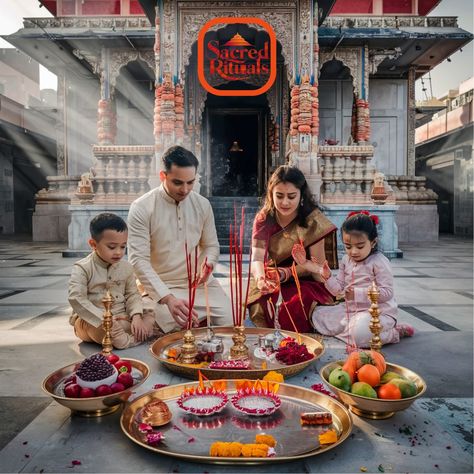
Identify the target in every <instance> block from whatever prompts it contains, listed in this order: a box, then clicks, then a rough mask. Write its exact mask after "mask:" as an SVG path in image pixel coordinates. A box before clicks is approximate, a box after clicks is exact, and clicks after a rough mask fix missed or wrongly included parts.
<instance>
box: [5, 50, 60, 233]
mask: <svg viewBox="0 0 474 474" xmlns="http://www.w3.org/2000/svg"><path fill="white" fill-rule="evenodd" d="M44 95H45V96H46V95H47V93H46V94H44ZM54 96H55V94H54ZM53 106H54V99H52V98H48V97H42V96H41V93H40V90H39V64H38V63H37V62H36V61H35V60H33V59H32V58H31V57H28V56H27V55H25V54H24V53H22V52H20V51H17V50H15V49H0V195H1V202H0V234H13V233H17V234H30V235H31V233H32V214H33V210H34V207H35V194H36V193H37V192H38V191H39V190H40V189H41V188H43V187H44V186H47V180H46V176H48V175H51V174H54V173H55V172H56V143H55V121H56V117H55V112H54V110H53Z"/></svg>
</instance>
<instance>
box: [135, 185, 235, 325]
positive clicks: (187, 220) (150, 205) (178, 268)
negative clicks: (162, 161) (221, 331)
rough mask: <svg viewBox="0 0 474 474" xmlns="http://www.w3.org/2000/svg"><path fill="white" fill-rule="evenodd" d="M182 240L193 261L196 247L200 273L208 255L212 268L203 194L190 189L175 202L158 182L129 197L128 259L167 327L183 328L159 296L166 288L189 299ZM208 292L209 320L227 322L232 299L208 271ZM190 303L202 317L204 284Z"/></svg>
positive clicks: (215, 246) (214, 254) (211, 229)
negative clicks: (157, 184) (186, 194)
mask: <svg viewBox="0 0 474 474" xmlns="http://www.w3.org/2000/svg"><path fill="white" fill-rule="evenodd" d="M185 243H187V247H188V252H190V253H191V255H192V259H193V261H194V249H195V248H196V247H198V252H199V264H198V273H199V270H200V268H201V263H202V262H203V261H204V259H205V258H206V257H207V261H208V263H211V264H213V265H214V268H216V265H217V262H218V259H219V242H218V240H217V233H216V228H215V225H214V215H213V213H212V208H211V205H210V203H209V201H208V200H207V199H206V198H204V197H203V196H201V195H199V194H197V193H195V192H193V191H192V192H191V193H190V194H189V195H188V196H187V197H186V199H184V200H183V201H181V202H179V203H176V202H175V200H174V199H173V198H171V197H170V196H169V195H168V194H167V193H166V191H165V190H164V188H163V185H161V186H160V187H158V188H156V189H153V190H151V191H149V192H148V193H146V194H144V195H143V196H141V197H140V198H138V199H137V200H136V201H134V202H133V203H132V205H131V206H130V211H129V214H128V253H129V261H130V263H131V264H132V265H133V267H134V269H135V273H136V275H137V277H138V279H139V280H140V282H141V283H142V284H143V286H144V287H145V289H146V291H147V293H148V295H149V297H150V298H151V300H152V301H153V303H154V308H153V309H154V310H155V314H156V321H157V323H158V325H159V326H160V327H161V329H162V330H163V331H165V332H170V331H173V330H178V329H182V328H181V327H180V326H179V325H178V324H177V323H176V321H175V320H174V318H173V317H172V316H171V313H170V312H169V310H168V307H167V306H166V305H163V304H158V301H160V300H161V299H162V298H164V297H165V296H167V295H169V294H173V295H174V296H175V297H176V298H180V299H184V300H186V301H188V277H187V270H186V252H185ZM193 270H194V269H193ZM208 292H209V305H210V312H211V318H212V319H211V321H212V324H214V325H218V326H223V325H227V324H231V316H230V301H229V299H228V298H227V296H226V294H225V293H224V291H223V290H222V288H221V286H220V285H219V283H218V282H217V281H216V280H215V279H214V278H213V277H212V276H211V277H210V278H209V280H208ZM194 309H195V310H196V312H197V313H198V316H199V319H200V320H203V319H204V318H205V317H206V302H205V294H204V286H203V285H201V286H200V287H198V288H197V291H196V297H195V303H194Z"/></svg>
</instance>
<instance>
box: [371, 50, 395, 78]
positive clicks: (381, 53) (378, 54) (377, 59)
mask: <svg viewBox="0 0 474 474" xmlns="http://www.w3.org/2000/svg"><path fill="white" fill-rule="evenodd" d="M401 54H402V50H401V48H399V47H398V46H397V47H396V48H392V49H371V50H370V51H369V65H370V66H369V72H370V74H375V73H376V72H377V69H378V67H379V66H380V64H381V63H382V62H383V61H384V60H385V59H397V58H399V57H400V56H401Z"/></svg>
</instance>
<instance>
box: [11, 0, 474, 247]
mask: <svg viewBox="0 0 474 474" xmlns="http://www.w3.org/2000/svg"><path fill="white" fill-rule="evenodd" d="M41 3H43V5H44V6H45V7H46V8H48V9H49V11H50V12H51V13H52V14H53V15H55V17H54V18H32V19H25V23H24V28H23V29H22V30H20V31H18V32H17V33H14V34H13V35H10V36H8V38H7V39H8V41H9V42H11V43H12V44H14V45H15V46H16V47H17V48H19V49H21V50H23V51H25V52H27V54H29V55H32V56H33V57H34V58H35V59H37V60H38V61H39V62H41V63H42V64H44V65H45V66H46V67H47V68H48V69H50V70H51V71H53V72H55V73H56V74H57V75H58V121H57V127H56V129H57V135H56V138H57V153H56V173H54V174H52V176H51V177H49V178H48V187H47V189H45V190H43V191H41V192H40V193H39V194H38V198H37V205H36V211H35V218H34V237H35V238H36V239H38V240H44V239H49V240H58V239H59V240H60V239H63V238H64V235H65V232H66V231H65V229H66V228H67V224H68V222H69V220H71V226H70V228H69V239H68V242H69V248H70V250H72V251H75V250H81V249H83V248H84V246H85V240H84V239H85V238H84V235H85V229H86V227H87V222H88V220H89V219H90V217H91V216H92V215H93V214H95V213H96V212H99V211H100V210H104V209H110V210H114V211H115V212H119V213H122V214H123V215H124V216H126V213H127V211H128V206H129V204H130V202H131V201H132V200H133V199H135V198H136V197H137V196H138V195H141V194H143V193H144V192H146V191H147V190H148V189H149V187H150V186H154V185H156V184H157V182H156V178H154V176H155V174H156V171H157V170H158V168H159V157H160V156H161V154H162V152H163V151H164V150H165V149H166V148H167V147H168V146H170V145H173V144H183V145H184V146H187V147H189V148H190V149H192V150H193V152H194V153H195V154H196V155H197V156H198V158H199V159H200V162H201V167H200V173H201V176H200V192H201V193H202V194H204V195H206V196H207V197H209V198H210V200H211V202H212V204H213V206H214V210H215V213H216V217H217V219H216V220H217V221H218V222H222V223H223V224H222V227H221V228H219V229H218V231H219V236H220V239H221V242H222V243H223V244H224V245H225V243H226V242H225V237H226V234H227V229H228V226H227V224H226V222H227V221H228V219H230V218H231V214H232V213H233V211H232V205H229V203H230V202H232V201H234V200H235V199H237V201H238V202H243V203H245V204H246V206H247V208H248V210H249V211H250V212H248V218H249V220H250V219H251V217H252V211H254V210H255V209H256V207H257V205H258V196H260V195H261V194H262V193H263V190H264V185H265V183H266V181H267V178H268V176H269V175H270V174H271V172H272V171H273V169H275V167H276V166H278V165H279V164H282V163H286V162H290V163H292V164H295V165H296V166H299V167H300V168H301V169H302V171H303V172H304V173H305V175H306V177H307V179H308V182H309V183H310V186H311V188H312V190H313V192H314V193H315V194H316V195H317V196H319V199H320V202H321V203H322V204H323V205H324V206H325V209H326V212H327V213H328V214H329V215H330V217H331V218H333V219H334V220H335V221H336V223H339V221H341V220H342V218H343V216H344V215H345V214H346V213H347V209H351V208H354V206H356V207H357V206H359V207H367V206H371V205H373V202H372V200H371V197H370V192H371V187H372V181H373V177H374V173H375V171H376V170H378V171H381V172H383V173H384V174H385V175H386V177H387V180H388V182H389V183H390V185H391V187H392V189H393V193H392V194H391V196H390V197H389V201H388V205H386V206H385V207H383V208H382V207H379V208H378V211H379V212H380V213H382V214H383V216H385V217H384V220H383V224H384V225H385V231H384V236H385V237H386V238H387V239H389V240H390V241H387V242H385V244H386V248H388V249H389V250H390V251H389V254H390V255H391V256H393V255H395V254H396V252H397V247H398V237H399V240H400V241H410V240H411V241H413V240H426V239H428V240H429V239H431V240H433V239H437V228H438V216H437V209H436V205H435V199H436V196H435V194H433V192H430V191H429V190H427V189H426V187H425V178H424V177H415V125H416V108H415V80H416V78H418V77H420V76H421V75H423V74H425V73H426V72H428V71H429V70H431V69H432V68H433V67H435V66H436V65H437V64H439V63H440V62H442V61H443V60H444V59H445V58H447V57H449V55H451V54H452V53H453V52H455V51H456V50H458V49H459V48H460V47H462V46H463V45H464V44H466V43H467V42H469V41H470V40H471V35H470V34H469V33H467V32H466V31H464V30H462V29H460V28H458V27H457V22H456V18H454V17H442V18H440V17H427V16H426V15H427V14H428V13H429V12H430V11H431V10H432V9H433V8H434V7H435V6H436V5H437V4H438V3H439V2H438V1H435V0H393V1H387V0H364V1H346V0H337V1H319V2H315V1H312V0H292V1H283V0H281V1H280V0H275V1H271V2H269V1H265V0H262V1H255V2H251V3H249V2H240V1H232V0H227V1H222V2H217V3H216V2H209V3H208V2H205V1H200V2H195V1H190V0H180V1H177V2H176V1H171V0H160V1H158V2H156V1H152V0H140V2H139V3H138V2H136V1H132V0H130V1H128V0H121V1H118V0H109V1H108V0H103V1H100V2H99V1H93V0H68V1H66V0H62V1H53V0H51V1H42V2H41ZM143 12H144V13H143ZM226 16H256V17H259V18H262V19H264V20H266V21H268V22H269V23H270V24H271V25H272V27H273V29H274V30H275V32H276V36H277V41H278V57H277V79H276V81H275V84H274V85H273V86H272V88H271V89H270V90H269V91H268V92H267V93H265V94H262V95H260V96H256V97H245V98H243V99H239V98H235V97H218V96H215V95H212V94H208V93H207V92H206V91H205V90H204V89H203V88H202V86H201V85H200V83H199V80H198V78H197V74H196V60H197V54H196V41H197V35H198V33H199V31H200V29H201V28H202V27H203V26H204V24H205V23H206V22H207V21H208V20H209V19H211V18H215V17H226ZM239 28H240V29H239V30H238V31H237V32H238V33H239V34H241V35H242V36H244V37H248V38H249V40H251V41H253V40H256V39H258V36H259V35H260V34H261V31H260V30H259V28H258V26H255V25H249V26H241V27H239ZM235 33H236V31H234V30H233V29H232V28H230V27H226V26H222V25H221V27H218V26H216V27H215V28H214V29H213V30H212V34H214V35H217V37H219V38H227V36H229V38H230V37H231V36H232V35H234V34H235ZM214 86H215V87H220V88H226V87H228V84H225V83H222V82H220V83H216V84H214ZM253 86H255V85H254V84H249V83H245V81H243V83H242V84H240V87H242V88H251V87H253ZM296 96H298V97H299V98H300V101H299V102H301V103H299V102H298V103H296V102H295V101H294V100H292V98H295V97H296ZM234 142H237V146H236V147H235V148H234V147H233V144H234ZM237 150H240V151H237ZM85 173H89V174H90V179H91V181H92V185H93V192H94V195H93V196H92V197H91V196H90V195H89V194H88V195H86V194H87V193H85V194H83V195H81V193H79V194H76V187H77V183H78V181H79V180H80V179H81V178H80V176H81V175H83V174H85ZM150 176H151V178H150ZM88 179H89V177H86V176H84V177H83V182H87V180H88ZM395 202H396V203H397V204H398V205H400V208H399V209H398V212H397V214H396V222H397V224H398V233H397V227H396V226H395V211H396V210H397V208H396V207H395V206H394V204H395ZM70 204H71V206H70V207H69V205H70ZM415 223H416V224H417V225H413V224H415ZM420 223H422V224H423V225H422V226H420ZM420 228H421V229H422V230H423V231H420Z"/></svg>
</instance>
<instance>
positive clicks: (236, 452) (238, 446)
mask: <svg viewBox="0 0 474 474" xmlns="http://www.w3.org/2000/svg"><path fill="white" fill-rule="evenodd" d="M229 450H230V457H232V458H238V457H239V456H240V455H241V453H242V443H238V442H236V441H234V442H233V443H230V446H229Z"/></svg>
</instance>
